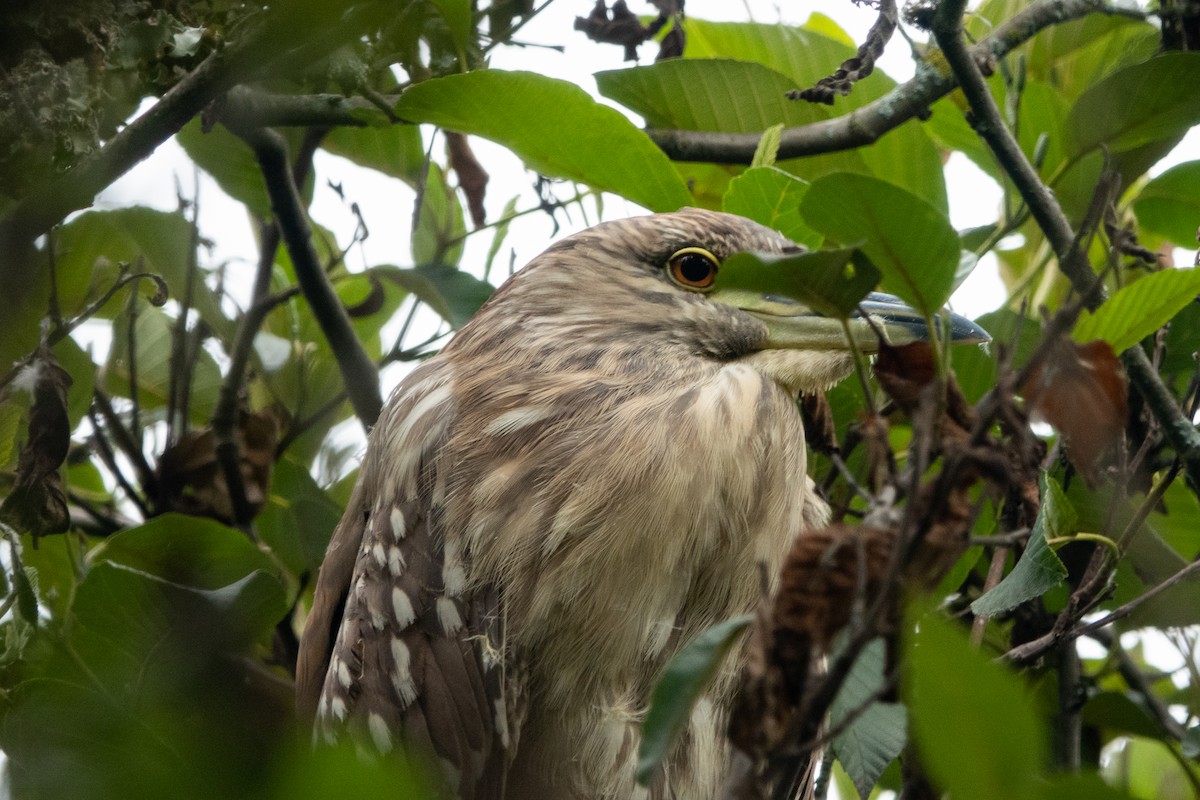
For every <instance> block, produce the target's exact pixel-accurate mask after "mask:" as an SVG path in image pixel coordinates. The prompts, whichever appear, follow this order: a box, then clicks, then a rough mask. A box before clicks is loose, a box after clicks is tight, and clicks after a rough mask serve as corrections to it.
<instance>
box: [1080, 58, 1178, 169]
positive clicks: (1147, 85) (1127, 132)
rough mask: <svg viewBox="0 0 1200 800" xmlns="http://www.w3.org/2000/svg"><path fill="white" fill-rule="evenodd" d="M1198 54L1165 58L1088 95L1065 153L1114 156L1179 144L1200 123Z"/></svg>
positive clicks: (1141, 65)
mask: <svg viewBox="0 0 1200 800" xmlns="http://www.w3.org/2000/svg"><path fill="white" fill-rule="evenodd" d="M1197 85H1200V53H1188V52H1175V53H1163V54H1162V55H1159V56H1155V57H1154V58H1152V59H1150V60H1148V61H1143V62H1140V63H1137V64H1133V65H1131V66H1128V67H1125V68H1124V69H1121V70H1118V71H1117V72H1114V73H1113V74H1111V75H1109V76H1108V77H1106V78H1104V79H1103V80H1101V81H1100V82H1099V83H1096V84H1094V85H1093V86H1091V87H1090V88H1089V89H1088V90H1087V91H1085V92H1084V93H1083V94H1082V95H1081V96H1080V97H1079V100H1078V101H1077V102H1076V103H1075V105H1074V107H1072V109H1071V114H1070V116H1069V117H1068V119H1067V152H1068V154H1070V155H1071V156H1079V155H1082V154H1084V153H1087V152H1088V151H1090V150H1092V149H1094V148H1096V147H1099V146H1100V145H1102V144H1103V145H1106V146H1107V147H1108V148H1109V150H1110V151H1112V152H1114V153H1120V152H1125V151H1129V150H1133V149H1135V148H1137V147H1140V146H1142V145H1147V144H1151V143H1154V142H1162V141H1168V140H1173V139H1176V138H1178V137H1180V136H1182V135H1183V134H1184V133H1186V132H1187V130H1188V128H1190V127H1192V126H1193V125H1195V124H1196V123H1197V122H1200V93H1198V92H1196V91H1195V87H1196V86H1197Z"/></svg>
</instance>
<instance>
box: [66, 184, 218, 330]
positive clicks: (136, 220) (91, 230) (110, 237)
mask: <svg viewBox="0 0 1200 800" xmlns="http://www.w3.org/2000/svg"><path fill="white" fill-rule="evenodd" d="M191 237H192V228H191V225H190V224H189V223H188V221H187V220H186V219H184V218H183V215H181V214H179V213H168V212H165V211H156V210H154V209H151V208H144V207H141V206H133V207H130V208H117V209H113V210H111V211H88V212H86V213H83V214H80V215H79V216H78V217H76V218H75V219H73V220H71V221H70V222H69V223H67V224H66V225H64V226H62V228H60V229H59V230H58V232H57V233H56V234H55V242H56V245H57V247H58V250H59V255H58V268H59V270H60V274H84V275H88V276H94V277H95V278H96V279H99V283H100V285H98V286H93V287H92V288H91V292H90V294H89V297H88V299H94V297H96V296H98V295H99V294H100V293H101V292H102V291H105V290H107V289H108V288H109V287H110V286H111V285H112V279H113V278H114V277H115V275H116V273H115V270H114V269H112V267H113V266H115V264H116V263H117V262H119V261H123V262H126V263H128V264H130V265H131V266H132V265H135V264H136V263H137V261H138V259H139V258H141V259H142V271H144V272H152V273H155V274H156V275H159V276H161V277H162V279H163V280H165V281H166V282H167V286H168V288H169V289H170V293H171V298H172V299H175V300H180V299H181V298H183V296H184V294H185V291H186V289H187V282H188V277H189V274H188V264H189V262H190V260H191V259H190V254H189V252H188V248H189V247H190V246H191ZM98 265H99V266H98ZM103 265H108V267H109V268H107V269H104V268H103ZM191 278H192V303H193V307H194V308H195V309H196V311H197V312H198V313H199V314H200V317H201V318H202V319H203V320H204V321H205V322H206V323H208V325H209V327H211V328H212V329H213V330H215V331H216V332H217V333H218V334H219V335H220V336H222V337H223V338H231V337H232V336H233V334H234V329H235V326H234V324H233V323H232V322H231V321H230V320H229V319H227V318H226V316H225V314H224V312H223V311H222V310H221V305H220V303H219V302H218V301H217V298H216V295H214V294H213V292H212V290H211V289H209V288H208V285H207V284H205V282H204V273H203V272H202V271H196V272H195V273H193V274H192V275H191ZM139 291H145V289H144V288H142V287H139ZM125 297H127V294H126V293H125V292H124V291H122V292H118V293H117V295H116V298H114V300H113V301H111V302H110V303H109V304H108V305H107V306H106V307H105V310H102V312H101V315H105V314H106V315H107V316H109V317H111V316H112V315H113V314H114V313H117V312H123V310H124V308H125V305H124V303H123V302H121V301H123V300H124V299H125ZM84 299H85V298H84V296H83V295H82V294H80V295H79V296H78V297H77V299H76V301H75V303H76V307H72V304H71V303H68V302H67V301H66V300H65V299H64V301H63V309H64V311H66V312H67V313H78V311H81V310H82V308H81V306H82V305H83V301H84Z"/></svg>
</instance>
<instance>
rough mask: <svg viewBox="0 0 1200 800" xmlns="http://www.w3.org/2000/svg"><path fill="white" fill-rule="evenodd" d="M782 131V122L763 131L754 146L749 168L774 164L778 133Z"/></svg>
mask: <svg viewBox="0 0 1200 800" xmlns="http://www.w3.org/2000/svg"><path fill="white" fill-rule="evenodd" d="M782 132H783V123H782V122H781V123H779V124H778V125H772V126H771V127H769V128H767V129H766V130H765V131H763V135H762V138H761V139H759V140H758V146H757V147H755V148H754V158H752V159H751V160H750V167H751V168H754V167H773V166H775V158H776V157H777V156H778V155H779V134H780V133H782Z"/></svg>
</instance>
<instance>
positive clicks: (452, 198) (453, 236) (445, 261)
mask: <svg viewBox="0 0 1200 800" xmlns="http://www.w3.org/2000/svg"><path fill="white" fill-rule="evenodd" d="M466 235H467V223H466V221H465V220H464V219H463V209H462V204H461V203H460V202H459V201H458V195H457V194H456V193H455V191H454V188H453V187H452V186H451V185H450V182H449V181H447V180H446V176H445V173H443V172H442V168H441V167H439V166H438V165H437V164H433V163H431V164H430V165H429V172H428V175H427V177H426V180H425V188H424V190H423V191H422V192H421V206H420V208H419V209H418V212H417V218H416V227H415V228H414V229H413V232H412V256H413V263H414V264H417V265H418V266H432V265H445V266H450V267H456V266H458V262H459V261H461V260H462V254H463V246H464V244H465V242H464V240H465V238H466Z"/></svg>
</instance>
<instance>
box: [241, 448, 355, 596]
mask: <svg viewBox="0 0 1200 800" xmlns="http://www.w3.org/2000/svg"><path fill="white" fill-rule="evenodd" d="M341 516H342V509H341V508H340V507H338V504H337V503H335V502H334V501H333V500H332V499H331V498H330V497H329V495H328V494H327V493H326V492H325V491H324V490H323V489H322V488H321V487H320V486H318V485H317V482H316V481H315V480H313V477H312V475H311V474H310V473H309V471H308V470H307V469H306V468H305V467H304V466H303V465H302V464H298V463H296V462H295V461H293V460H292V459H291V458H288V457H284V458H281V459H280V460H279V461H278V462H276V464H275V469H274V470H272V473H271V494H270V496H269V497H268V499H267V504H266V505H265V506H264V507H263V510H262V513H260V514H259V515H258V519H257V520H256V522H255V527H256V528H257V530H258V534H259V536H261V537H262V540H263V541H264V542H266V543H267V544H268V545H270V547H271V550H272V552H274V553H275V555H276V556H278V557H279V559H280V560H281V561H283V562H284V563H285V564H287V566H288V569H290V570H291V571H292V572H293V573H295V574H297V575H299V574H301V573H304V572H311V573H313V574H316V571H317V568H318V567H320V566H321V561H322V559H323V558H324V557H325V548H326V547H327V546H328V544H329V538H330V536H331V535H332V534H333V529H334V527H336V526H337V523H338V520H339V519H340V518H341Z"/></svg>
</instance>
